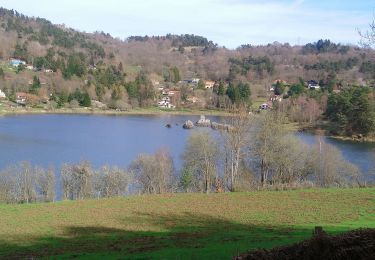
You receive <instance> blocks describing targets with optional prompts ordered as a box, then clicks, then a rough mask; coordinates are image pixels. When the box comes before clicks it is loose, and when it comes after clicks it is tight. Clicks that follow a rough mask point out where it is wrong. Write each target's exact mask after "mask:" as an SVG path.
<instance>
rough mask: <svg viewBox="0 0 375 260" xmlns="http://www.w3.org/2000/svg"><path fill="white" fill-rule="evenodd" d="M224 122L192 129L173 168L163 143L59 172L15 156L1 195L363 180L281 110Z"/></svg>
mask: <svg viewBox="0 0 375 260" xmlns="http://www.w3.org/2000/svg"><path fill="white" fill-rule="evenodd" d="M227 123H229V124H230V125H231V127H229V128H228V129H227V130H222V131H221V132H219V136H216V137H214V136H213V135H212V132H208V131H204V130H201V129H199V130H194V131H192V133H191V135H190V137H189V138H188V140H187V143H186V146H185V149H184V152H183V155H182V159H183V166H182V168H181V169H180V170H179V171H176V169H175V167H174V163H173V159H172V157H171V155H170V153H169V151H168V150H167V149H159V150H158V151H156V152H155V153H153V154H140V155H139V156H138V157H137V158H136V159H135V160H134V161H133V162H132V163H131V164H130V165H129V167H127V168H120V167H116V166H112V167H111V166H103V167H101V168H100V169H93V167H92V166H91V164H90V163H89V162H88V161H81V162H79V163H70V164H69V163H65V164H63V165H62V166H61V169H60V174H59V175H58V177H57V176H55V174H54V171H53V169H52V168H48V169H44V168H42V167H38V166H33V165H31V164H30V163H27V162H21V163H18V164H16V165H14V166H11V167H8V168H6V169H4V170H2V171H0V202H2V203H31V202H38V201H39V202H41V201H44V202H50V201H53V200H54V199H55V192H56V191H57V190H59V191H60V192H59V194H62V199H65V200H80V199H89V198H108V197H116V196H125V195H127V194H134V193H135V194H161V193H171V192H204V193H210V192H224V191H231V192H235V191H247V190H256V189H280V188H281V189H284V188H302V187H350V186H362V185H365V182H364V180H363V179H362V178H361V173H360V171H359V169H358V168H357V167H356V166H355V165H353V164H351V163H349V162H347V161H346V160H345V159H344V158H343V156H342V154H341V153H340V151H339V150H338V149H337V148H335V147H333V146H332V145H329V144H326V143H324V142H322V141H318V142H317V144H315V145H312V146H309V145H307V144H304V143H302V141H300V140H299V139H298V138H296V137H295V136H293V135H291V133H290V132H289V131H288V130H287V129H286V127H285V117H284V115H282V114H280V113H277V112H267V113H263V114H262V115H261V116H254V115H248V114H247V113H246V112H245V110H243V111H241V112H240V113H239V115H238V116H237V117H233V118H231V119H229V120H228V122H227ZM215 135H217V132H215ZM57 183H59V185H57Z"/></svg>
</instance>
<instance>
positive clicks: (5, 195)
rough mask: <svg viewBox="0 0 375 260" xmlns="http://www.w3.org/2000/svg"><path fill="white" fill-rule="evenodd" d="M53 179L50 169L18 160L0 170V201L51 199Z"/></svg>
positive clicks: (28, 201)
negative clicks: (16, 162)
mask: <svg viewBox="0 0 375 260" xmlns="http://www.w3.org/2000/svg"><path fill="white" fill-rule="evenodd" d="M54 191H55V180H54V173H53V171H52V169H49V170H46V169H43V168H41V167H37V166H35V167H34V166H32V165H31V164H30V163H29V162H20V163H18V164H16V165H13V166H10V167H8V168H6V169H5V170H3V171H2V172H0V201H2V202H6V203H30V202H35V201H53V199H54Z"/></svg>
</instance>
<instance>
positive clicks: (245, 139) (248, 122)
mask: <svg viewBox="0 0 375 260" xmlns="http://www.w3.org/2000/svg"><path fill="white" fill-rule="evenodd" d="M253 118H254V117H253V116H250V115H249V114H248V113H247V111H246V108H245V107H241V108H240V109H239V112H238V114H237V115H236V116H234V117H232V118H230V119H229V120H227V121H228V124H229V125H230V126H231V127H229V128H228V129H225V130H222V132H221V133H222V137H223V140H224V151H223V154H224V164H225V165H224V171H225V172H224V175H225V176H226V178H227V179H228V182H229V183H228V184H229V185H228V186H229V190H230V191H235V189H236V186H237V184H238V182H237V181H238V177H239V175H240V170H239V169H240V162H241V160H242V159H243V158H244V157H246V155H248V153H249V146H250V139H251V126H252V122H253Z"/></svg>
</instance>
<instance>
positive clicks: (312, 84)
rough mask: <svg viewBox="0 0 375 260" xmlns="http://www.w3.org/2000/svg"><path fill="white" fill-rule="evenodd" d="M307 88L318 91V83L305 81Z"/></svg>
mask: <svg viewBox="0 0 375 260" xmlns="http://www.w3.org/2000/svg"><path fill="white" fill-rule="evenodd" d="M307 87H308V88H309V89H320V86H319V83H318V82H317V81H315V80H309V81H307Z"/></svg>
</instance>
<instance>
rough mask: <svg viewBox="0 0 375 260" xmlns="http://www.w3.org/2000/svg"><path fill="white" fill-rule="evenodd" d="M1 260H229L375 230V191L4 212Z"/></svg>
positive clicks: (183, 197)
mask: <svg viewBox="0 0 375 260" xmlns="http://www.w3.org/2000/svg"><path fill="white" fill-rule="evenodd" d="M0 220H1V221H0V258H3V257H25V256H30V255H34V256H49V255H58V256H60V257H63V258H64V257H65V258H71V257H73V256H79V257H83V258H85V257H87V258H95V257H97V258H100V257H103V256H106V257H113V258H116V257H117V258H118V257H119V256H122V258H123V257H128V258H133V259H134V258H149V257H153V258H173V259H189V258H196V257H198V256H199V257H200V258H212V259H222V258H229V257H231V256H233V255H236V254H237V253H238V252H243V251H246V250H248V249H252V248H258V247H267V248H269V247H273V246H276V245H282V244H288V243H293V242H296V241H299V240H302V239H304V238H307V237H310V236H311V232H312V229H313V227H314V226H315V225H322V226H323V227H324V229H325V230H327V231H329V232H331V233H337V232H342V231H346V230H349V229H354V228H359V227H372V228H375V189H374V188H372V189H342V190H339V189H337V190H336V189H328V190H300V191H279V192H278V191H267V192H266V191H264V192H252V193H230V194H229V193H228V194H211V195H204V194H167V195H157V196H134V197H127V198H116V199H103V200H87V201H64V202H58V203H50V204H31V205H1V206H0Z"/></svg>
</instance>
